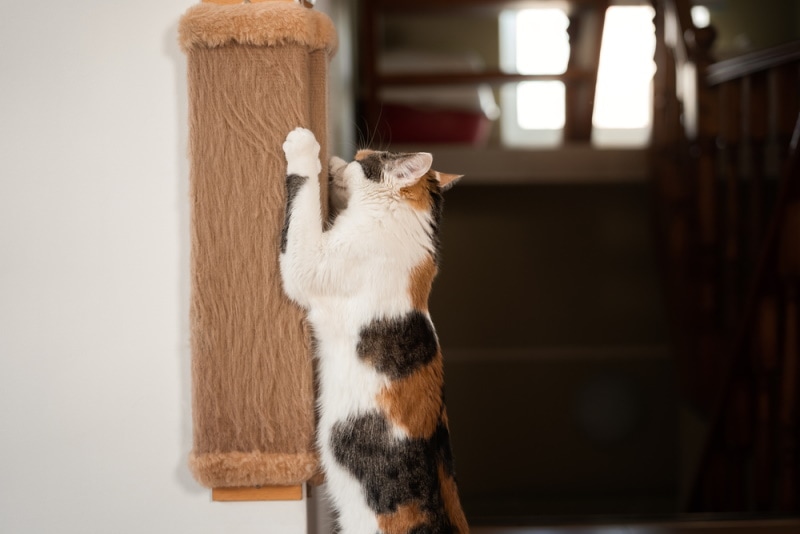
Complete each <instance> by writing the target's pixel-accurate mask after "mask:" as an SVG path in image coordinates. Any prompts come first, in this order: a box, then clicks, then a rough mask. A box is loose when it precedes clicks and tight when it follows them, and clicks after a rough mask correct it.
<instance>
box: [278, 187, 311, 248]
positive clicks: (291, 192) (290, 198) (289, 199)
mask: <svg viewBox="0 0 800 534" xmlns="http://www.w3.org/2000/svg"><path fill="white" fill-rule="evenodd" d="M307 180H308V176H300V175H299V174H290V175H288V176H287V177H286V215H285V216H284V219H283V230H281V254H282V253H284V252H286V237H287V235H288V234H289V217H291V215H292V205H293V204H294V199H295V197H296V196H297V193H298V192H299V191H300V188H301V187H303V184H305V183H306V181H307Z"/></svg>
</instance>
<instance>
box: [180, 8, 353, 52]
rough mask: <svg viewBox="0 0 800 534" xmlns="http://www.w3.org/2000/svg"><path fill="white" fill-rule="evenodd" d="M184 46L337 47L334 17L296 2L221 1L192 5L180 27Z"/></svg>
mask: <svg viewBox="0 0 800 534" xmlns="http://www.w3.org/2000/svg"><path fill="white" fill-rule="evenodd" d="M178 35H179V41H180V45H181V48H183V50H184V51H185V52H188V51H189V50H192V49H194V48H216V47H219V46H224V45H227V44H234V43H235V44H244V45H255V46H280V45H285V44H297V45H300V46H304V47H308V48H309V49H311V50H326V51H327V52H328V55H329V56H332V55H333V54H334V52H335V51H336V47H337V39H336V29H335V28H334V26H333V22H332V21H331V19H330V18H329V17H328V16H327V15H325V14H324V13H321V12H319V11H317V10H315V9H307V8H305V7H303V6H301V5H300V4H296V3H294V2H260V3H255V4H236V5H218V4H210V3H203V4H198V5H196V6H193V7H191V8H189V10H188V11H187V12H186V14H184V16H183V18H182V19H181V22H180V27H179V28H178Z"/></svg>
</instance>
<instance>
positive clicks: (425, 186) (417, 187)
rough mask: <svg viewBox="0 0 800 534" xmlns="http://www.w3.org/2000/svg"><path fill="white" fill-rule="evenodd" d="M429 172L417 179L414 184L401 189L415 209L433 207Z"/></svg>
mask: <svg viewBox="0 0 800 534" xmlns="http://www.w3.org/2000/svg"><path fill="white" fill-rule="evenodd" d="M430 187H431V185H430V182H428V174H426V175H425V176H423V177H422V178H420V179H419V180H417V182H416V183H415V184H414V185H410V186H408V187H404V188H402V189H401V190H400V196H402V197H403V198H404V199H405V200H406V201H407V202H408V203H409V204H411V205H412V206H413V207H414V209H417V210H420V211H428V210H430V209H431V192H430Z"/></svg>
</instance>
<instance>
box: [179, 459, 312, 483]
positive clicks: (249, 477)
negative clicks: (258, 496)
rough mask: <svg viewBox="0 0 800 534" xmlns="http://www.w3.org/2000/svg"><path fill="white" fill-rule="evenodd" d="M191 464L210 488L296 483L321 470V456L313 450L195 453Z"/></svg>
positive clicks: (201, 480)
mask: <svg viewBox="0 0 800 534" xmlns="http://www.w3.org/2000/svg"><path fill="white" fill-rule="evenodd" d="M189 468H190V469H191V470H192V473H193V474H194V477H195V479H196V480H197V481H198V482H199V483H200V484H202V485H203V486H205V487H207V488H230V487H242V486H244V487H248V486H266V485H294V484H302V483H303V482H305V481H307V480H309V479H311V478H312V477H314V475H315V474H317V473H318V470H319V459H318V458H317V455H316V454H313V453H298V454H273V453H264V452H258V451H253V452H223V453H206V454H195V453H192V454H191V455H190V456H189Z"/></svg>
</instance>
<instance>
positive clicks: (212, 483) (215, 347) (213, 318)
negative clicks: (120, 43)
mask: <svg viewBox="0 0 800 534" xmlns="http://www.w3.org/2000/svg"><path fill="white" fill-rule="evenodd" d="M180 41H181V46H182V48H183V50H184V51H185V52H186V54H187V57H188V76H189V82H188V87H189V108H190V109H189V117H190V125H189V136H190V160H191V178H190V183H191V203H192V260H191V262H192V297H191V298H192V302H191V315H192V332H191V336H192V341H191V343H192V380H193V423H194V447H193V451H192V454H191V458H190V466H191V469H192V472H193V473H194V476H195V478H196V479H197V480H198V481H199V482H200V483H201V484H202V485H204V486H207V487H209V488H215V493H218V494H219V495H221V496H222V497H221V498H220V500H227V499H226V497H227V498H228V499H233V498H235V495H240V496H241V492H239V490H236V491H237V492H238V493H237V492H233V491H232V490H230V489H226V488H247V487H263V486H289V485H298V484H301V483H302V482H304V481H307V480H309V479H311V478H312V477H314V476H315V475H316V474H317V471H318V461H317V457H316V454H315V452H314V423H315V421H314V413H315V411H314V379H313V370H312V363H311V355H310V341H309V333H308V331H307V330H306V328H305V326H304V318H303V314H302V312H301V311H300V309H299V308H297V307H296V306H295V305H293V304H292V303H291V302H289V301H288V300H287V298H286V297H285V296H284V294H283V291H282V288H281V281H280V272H279V268H278V249H279V244H280V234H281V229H282V226H283V216H284V202H285V185H284V177H285V161H284V156H283V151H282V148H281V145H282V143H283V141H284V139H285V137H286V134H287V133H288V132H289V131H291V130H292V129H294V128H295V127H297V126H304V127H306V128H310V129H311V130H312V131H313V132H314V134H315V135H316V137H317V139H318V140H319V141H320V144H321V145H322V150H321V152H322V154H323V155H324V154H326V153H327V152H326V139H327V74H328V61H329V59H330V56H331V55H332V54H333V52H334V49H335V46H336V34H335V31H334V28H333V24H332V23H331V21H330V19H329V18H328V17H327V16H325V15H324V14H322V13H320V12H318V11H315V10H313V9H309V8H307V7H304V6H303V5H301V4H299V3H296V2H294V1H286V0H269V1H261V2H256V1H255V0H253V1H252V2H248V3H242V2H231V1H226V0H218V1H214V2H208V1H207V2H203V3H201V4H198V5H196V6H194V7H192V8H190V9H189V10H188V11H187V12H186V14H185V15H184V17H183V19H182V20H181V24H180ZM322 176H327V169H323V173H322ZM325 185H326V187H322V188H321V189H322V191H323V194H324V192H325V191H326V189H327V184H325ZM326 204H327V202H325V199H323V205H326ZM260 492H261V493H260V495H266V494H265V493H264V490H263V488H262V489H261V490H260ZM267 493H269V492H267ZM286 494H287V493H286V492H282V493H281V495H286ZM215 498H216V496H215ZM249 498H256V497H253V495H252V494H251V495H250V497H249ZM264 498H267V497H264ZM243 499H244V500H247V499H248V497H247V496H245V497H243Z"/></svg>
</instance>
